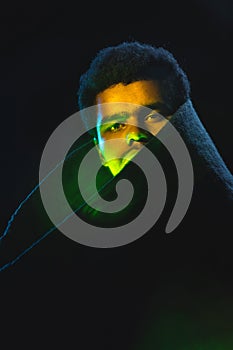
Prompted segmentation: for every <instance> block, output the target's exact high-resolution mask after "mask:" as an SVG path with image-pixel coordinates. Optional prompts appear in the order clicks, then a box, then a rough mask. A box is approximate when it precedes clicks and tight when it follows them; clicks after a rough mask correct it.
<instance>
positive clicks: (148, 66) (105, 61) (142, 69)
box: [77, 41, 190, 114]
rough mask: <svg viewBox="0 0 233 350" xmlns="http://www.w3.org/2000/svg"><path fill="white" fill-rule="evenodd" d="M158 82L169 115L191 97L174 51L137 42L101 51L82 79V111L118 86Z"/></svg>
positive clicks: (80, 94)
mask: <svg viewBox="0 0 233 350" xmlns="http://www.w3.org/2000/svg"><path fill="white" fill-rule="evenodd" d="M139 80H156V81H157V82H158V83H159V88H160V92H161V96H162V98H163V100H164V102H165V105H166V107H167V110H168V114H173V113H174V112H175V111H176V110H177V109H178V108H179V106H181V105H182V104H183V103H184V102H185V101H186V100H187V99H188V98H189V96H190V83H189V80H188V78H187V75H186V74H185V72H184V71H183V70H182V69H181V67H180V66H179V64H178V63H177V60H176V59H175V58H174V56H173V55H172V53H171V52H169V51H168V50H166V49H164V48H163V47H155V46H152V45H149V44H145V43H140V42H138V41H131V42H122V43H120V44H118V45H116V46H109V47H106V48H103V49H101V50H100V51H99V52H98V53H97V55H96V56H95V58H94V59H93V60H92V62H91V64H90V67H89V69H88V70H87V71H86V72H85V73H84V74H83V75H81V77H80V81H79V90H78V93H77V94H78V107H79V110H81V109H84V108H87V107H90V106H93V105H95V104H96V96H97V95H98V94H99V93H100V92H102V91H104V90H105V89H107V88H109V87H110V86H113V85H115V84H118V83H120V82H121V83H123V84H125V85H127V84H130V83H132V82H135V81H139Z"/></svg>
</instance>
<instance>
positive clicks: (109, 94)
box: [96, 80, 162, 118]
mask: <svg viewBox="0 0 233 350" xmlns="http://www.w3.org/2000/svg"><path fill="white" fill-rule="evenodd" d="M112 102H122V103H123V104H121V103H119V104H118V103H113V104H112V105H111V103H112ZM156 102H162V97H161V94H160V91H159V87H158V83H157V82H156V81H152V80H141V81H136V82H133V83H130V84H128V85H123V84H122V83H119V84H116V85H114V86H111V87H109V88H107V89H106V90H104V91H102V92H100V93H99V94H98V95H97V96H96V104H97V105H98V112H99V113H100V114H101V115H102V118H104V117H105V116H107V115H111V114H115V113H117V112H120V111H121V109H122V105H124V103H126V104H127V103H128V104H129V105H128V107H127V108H128V111H129V112H133V109H134V108H136V107H134V104H135V105H141V106H149V105H152V104H154V103H156ZM102 104H106V105H102ZM131 104H132V105H131ZM129 109H130V110H129Z"/></svg>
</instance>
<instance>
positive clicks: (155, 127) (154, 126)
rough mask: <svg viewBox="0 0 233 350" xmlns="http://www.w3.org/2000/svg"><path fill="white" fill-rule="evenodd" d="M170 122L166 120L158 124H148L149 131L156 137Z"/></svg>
mask: <svg viewBox="0 0 233 350" xmlns="http://www.w3.org/2000/svg"><path fill="white" fill-rule="evenodd" d="M167 122H168V120H167V119H164V120H162V121H160V122H158V123H151V124H149V123H148V124H147V129H148V131H149V132H150V133H151V134H152V135H153V136H156V135H157V134H158V132H159V131H160V130H161V129H162V128H163V127H164V126H165V125H166V124H167Z"/></svg>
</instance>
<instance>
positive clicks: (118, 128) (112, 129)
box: [107, 123, 126, 133]
mask: <svg viewBox="0 0 233 350" xmlns="http://www.w3.org/2000/svg"><path fill="white" fill-rule="evenodd" d="M125 126H126V125H125V124H123V123H115V124H113V125H111V126H110V127H109V128H108V129H107V130H108V131H110V132H113V133H115V132H118V131H121V130H123V129H124V128H125Z"/></svg>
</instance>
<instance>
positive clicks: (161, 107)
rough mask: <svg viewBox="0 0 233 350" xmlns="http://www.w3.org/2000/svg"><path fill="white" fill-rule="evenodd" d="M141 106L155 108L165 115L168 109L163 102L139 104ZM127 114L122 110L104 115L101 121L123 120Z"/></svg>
mask: <svg viewBox="0 0 233 350" xmlns="http://www.w3.org/2000/svg"><path fill="white" fill-rule="evenodd" d="M141 106H143V107H146V108H149V109H151V110H157V111H158V112H159V113H161V114H162V115H166V114H167V111H168V108H167V106H166V105H165V103H163V102H155V103H152V104H148V105H141ZM129 115H130V113H129V112H126V111H122V112H120V113H115V114H112V115H109V116H106V117H105V118H104V120H103V121H102V123H103V124H105V123H110V122H112V121H116V120H119V119H120V120H122V121H125V120H126V119H127V118H128V116H129Z"/></svg>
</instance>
